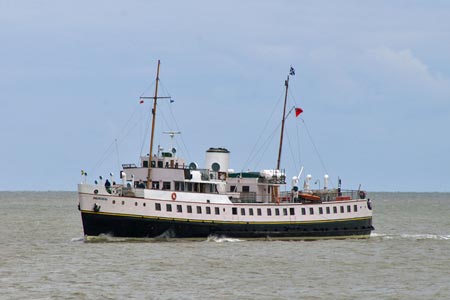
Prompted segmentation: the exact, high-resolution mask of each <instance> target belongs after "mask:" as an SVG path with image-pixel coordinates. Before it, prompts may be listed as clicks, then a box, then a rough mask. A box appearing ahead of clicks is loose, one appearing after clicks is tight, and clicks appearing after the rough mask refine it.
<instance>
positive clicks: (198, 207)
mask: <svg viewBox="0 0 450 300" xmlns="http://www.w3.org/2000/svg"><path fill="white" fill-rule="evenodd" d="M197 213H198V214H201V213H202V207H201V206H197Z"/></svg>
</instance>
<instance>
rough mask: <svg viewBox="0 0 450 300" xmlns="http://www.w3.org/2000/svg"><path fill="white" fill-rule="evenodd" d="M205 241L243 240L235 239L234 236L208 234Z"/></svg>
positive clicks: (231, 241) (232, 241)
mask: <svg viewBox="0 0 450 300" xmlns="http://www.w3.org/2000/svg"><path fill="white" fill-rule="evenodd" d="M206 242H216V243H223V242H230V243H234V242H243V240H240V239H236V238H229V237H224V236H220V237H218V236H214V235H210V236H208V238H207V239H206Z"/></svg>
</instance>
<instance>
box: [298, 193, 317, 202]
mask: <svg viewBox="0 0 450 300" xmlns="http://www.w3.org/2000/svg"><path fill="white" fill-rule="evenodd" d="M298 197H299V198H303V199H306V200H310V201H320V197H319V196H316V195H313V194H308V193H299V194H298Z"/></svg>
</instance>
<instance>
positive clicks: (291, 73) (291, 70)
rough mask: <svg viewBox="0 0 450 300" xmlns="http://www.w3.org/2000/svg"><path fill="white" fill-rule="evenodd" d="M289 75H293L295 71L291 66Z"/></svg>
mask: <svg viewBox="0 0 450 300" xmlns="http://www.w3.org/2000/svg"><path fill="white" fill-rule="evenodd" d="M289 75H291V76H294V75H295V70H294V68H293V67H292V66H291V69H290V70H289Z"/></svg>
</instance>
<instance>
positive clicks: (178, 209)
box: [177, 204, 183, 213]
mask: <svg viewBox="0 0 450 300" xmlns="http://www.w3.org/2000/svg"><path fill="white" fill-rule="evenodd" d="M177 212H179V213H180V212H183V207H182V206H181V204H177Z"/></svg>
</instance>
